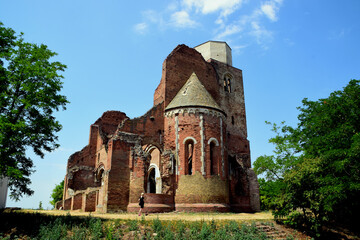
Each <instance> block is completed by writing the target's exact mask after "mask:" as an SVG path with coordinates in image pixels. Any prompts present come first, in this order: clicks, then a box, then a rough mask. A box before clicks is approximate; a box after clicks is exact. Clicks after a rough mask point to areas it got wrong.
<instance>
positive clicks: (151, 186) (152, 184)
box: [148, 168, 156, 193]
mask: <svg viewBox="0 0 360 240" xmlns="http://www.w3.org/2000/svg"><path fill="white" fill-rule="evenodd" d="M148 193H156V180H155V168H152V169H150V171H149V177H148Z"/></svg>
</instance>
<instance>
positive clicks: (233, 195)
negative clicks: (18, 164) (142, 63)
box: [57, 41, 260, 213]
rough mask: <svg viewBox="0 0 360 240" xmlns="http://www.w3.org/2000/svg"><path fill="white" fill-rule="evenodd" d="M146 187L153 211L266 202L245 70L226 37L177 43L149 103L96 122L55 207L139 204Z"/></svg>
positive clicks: (112, 208)
mask: <svg viewBox="0 0 360 240" xmlns="http://www.w3.org/2000/svg"><path fill="white" fill-rule="evenodd" d="M142 192H144V193H145V211H146V212H169V211H197V212H199V211H219V212H228V211H232V212H255V211H259V210H260V204H259V184H258V181H257V176H256V175H255V173H254V171H253V170H252V169H251V162H250V147H249V141H248V140H247V127H246V114H245V102H244V88H243V76H242V71H241V70H240V69H237V68H235V67H233V66H232V55H231V49H230V47H229V46H228V45H227V43H225V42H217V41H208V42H206V43H203V44H201V45H199V46H197V47H195V48H189V47H187V46H186V45H179V46H177V47H176V48H175V49H174V50H173V51H172V52H171V53H170V54H169V55H168V57H167V58H166V59H165V61H164V63H163V70H162V77H161V81H160V84H159V85H158V87H157V88H156V90H155V93H154V105H153V107H152V108H151V109H150V110H149V111H148V112H147V113H145V114H144V115H143V116H141V117H138V118H133V119H130V118H129V117H127V116H126V114H125V113H123V112H119V111H107V112H105V113H104V114H103V115H102V116H101V117H100V118H99V119H98V120H97V121H96V122H95V123H94V124H92V125H91V126H90V137H89V144H88V145H87V146H85V147H84V148H83V149H82V150H81V151H79V152H76V153H74V154H72V155H71V156H70V158H69V160H68V163H67V170H66V176H65V182H64V197H63V200H62V201H60V202H58V204H57V208H60V207H62V208H63V209H65V210H77V209H80V210H82V211H97V212H103V213H106V212H118V211H129V212H133V211H137V210H138V209H139V205H138V199H139V196H140V194H141V193H142Z"/></svg>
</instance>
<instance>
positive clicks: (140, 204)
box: [139, 193, 145, 216]
mask: <svg viewBox="0 0 360 240" xmlns="http://www.w3.org/2000/svg"><path fill="white" fill-rule="evenodd" d="M144 204H145V201H144V193H141V196H140V198H139V206H140V209H139V216H141V213H142V210H143V208H144Z"/></svg>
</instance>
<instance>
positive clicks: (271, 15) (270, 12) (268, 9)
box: [261, 4, 277, 21]
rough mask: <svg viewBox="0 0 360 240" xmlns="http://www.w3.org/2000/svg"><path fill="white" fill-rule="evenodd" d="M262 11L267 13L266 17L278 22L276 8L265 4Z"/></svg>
mask: <svg viewBox="0 0 360 240" xmlns="http://www.w3.org/2000/svg"><path fill="white" fill-rule="evenodd" d="M261 11H262V12H263V13H265V15H266V16H267V17H268V18H269V19H270V20H271V21H276V20H277V19H276V14H275V10H274V6H272V5H270V4H263V5H262V6H261Z"/></svg>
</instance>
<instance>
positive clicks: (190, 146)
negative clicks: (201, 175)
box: [185, 140, 194, 175]
mask: <svg viewBox="0 0 360 240" xmlns="http://www.w3.org/2000/svg"><path fill="white" fill-rule="evenodd" d="M193 156H194V142H193V141H192V140H188V141H186V142H185V174H186V175H192V171H193V169H192V167H193Z"/></svg>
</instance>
